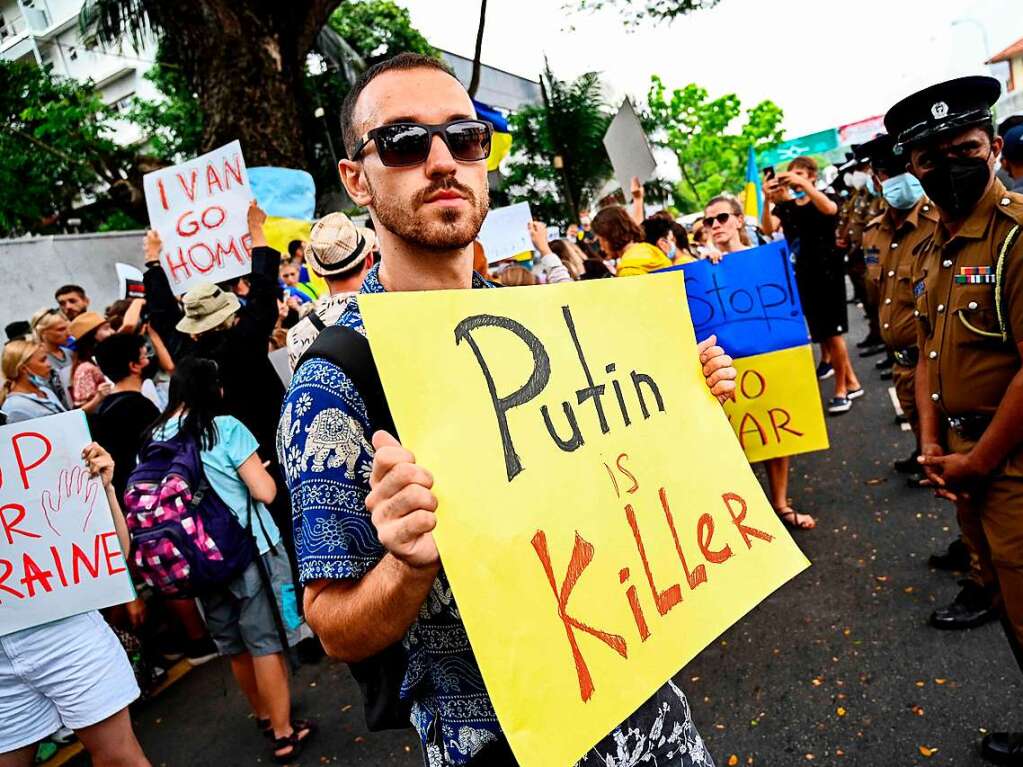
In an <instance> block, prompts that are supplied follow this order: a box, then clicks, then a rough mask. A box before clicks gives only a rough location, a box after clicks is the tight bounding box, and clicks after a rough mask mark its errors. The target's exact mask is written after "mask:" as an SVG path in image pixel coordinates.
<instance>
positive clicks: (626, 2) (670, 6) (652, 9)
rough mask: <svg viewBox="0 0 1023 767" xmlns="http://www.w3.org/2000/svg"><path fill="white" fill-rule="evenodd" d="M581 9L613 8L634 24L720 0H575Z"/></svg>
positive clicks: (703, 7) (681, 13)
mask: <svg viewBox="0 0 1023 767" xmlns="http://www.w3.org/2000/svg"><path fill="white" fill-rule="evenodd" d="M576 1H577V4H578V5H577V7H578V8H579V9H580V10H583V11H598V10H601V9H602V8H614V9H615V10H617V11H618V12H619V13H621V14H622V17H623V18H624V19H625V23H626V24H628V25H629V26H636V25H638V24H639V23H640V22H642V21H645V20H647V19H650V20H653V21H671V20H673V19H676V18H678V17H679V16H685V15H686V14H688V13H693V12H694V11H704V10H707V9H708V8H713V7H714V6H715V5H717V4H718V2H720V0H576Z"/></svg>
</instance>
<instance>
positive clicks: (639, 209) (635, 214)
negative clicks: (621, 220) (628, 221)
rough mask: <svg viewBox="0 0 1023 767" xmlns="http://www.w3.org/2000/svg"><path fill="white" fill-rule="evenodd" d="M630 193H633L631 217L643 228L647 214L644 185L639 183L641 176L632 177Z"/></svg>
mask: <svg viewBox="0 0 1023 767" xmlns="http://www.w3.org/2000/svg"><path fill="white" fill-rule="evenodd" d="M630 191H631V192H632V211H631V212H630V215H631V216H632V220H633V221H635V222H636V223H637V224H639V225H640V226H642V225H643V220H644V219H645V218H646V214H645V212H644V210H643V185H642V184H641V183H640V182H639V176H633V177H632V184H631V189H630Z"/></svg>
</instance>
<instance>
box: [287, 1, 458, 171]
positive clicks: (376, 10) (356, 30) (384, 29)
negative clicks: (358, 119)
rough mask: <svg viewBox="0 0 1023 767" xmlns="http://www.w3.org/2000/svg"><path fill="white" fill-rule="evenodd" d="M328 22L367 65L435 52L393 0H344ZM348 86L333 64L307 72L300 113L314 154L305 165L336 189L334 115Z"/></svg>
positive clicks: (340, 150)
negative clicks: (319, 112)
mask: <svg viewBox="0 0 1023 767" xmlns="http://www.w3.org/2000/svg"><path fill="white" fill-rule="evenodd" d="M327 23H328V24H329V25H330V27H331V29H333V30H334V31H335V32H337V33H338V34H339V35H340V36H341V37H342V38H344V40H345V42H347V43H348V45H350V46H351V47H352V48H353V49H354V50H355V52H356V53H357V54H358V55H359V56H360V58H362V60H363V61H364V62H365V63H366V65H367V66H372V65H373V64H376V63H377V62H380V61H383V60H384V59H387V58H390V57H391V56H394V55H397V54H399V53H406V52H408V53H422V54H424V55H427V56H433V57H439V56H440V54H439V53H438V52H437V50H436V49H435V48H434V47H433V46H431V45H430V43H429V42H427V40H426V38H425V37H423V35H422V33H420V32H419V30H417V29H416V28H415V27H413V26H412V20H411V19H410V18H409V13H408V11H407V10H405V9H404V8H401V7H399V6H398V5H397V4H396V3H394V2H393V0H348V2H345V3H342V4H341V6H340V7H338V8H337V10H335V11H334V12H333V13H332V14H331V16H330V18H329V19H328V21H327ZM349 87H350V86H349V83H348V81H347V80H346V79H345V77H344V76H342V74H341V73H340V72H339V71H338V70H337V69H336V68H334V67H328V69H327V70H326V71H325V72H323V73H321V74H315V75H308V76H307V77H306V90H307V91H308V93H309V94H310V98H309V99H308V102H307V104H306V110H305V115H306V117H305V119H306V120H307V124H308V125H309V126H311V127H310V128H309V138H310V142H311V153H312V155H313V157H314V159H315V161H314V162H313V163H312V164H311V166H310V167H309V168H308V170H309V172H310V173H312V175H313V178H314V179H315V180H316V188H317V189H319V190H330V189H337V188H338V187H339V184H340V182H339V180H338V175H337V169H336V167H335V157H339V158H340V157H344V156H345V151H344V142H343V141H342V139H341V121H340V119H339V116H340V114H341V102H342V101H343V100H344V97H345V95H346V94H347V93H348V91H349ZM317 108H322V109H323V117H316V114H315V113H316V109H317ZM331 149H333V152H332V151H331Z"/></svg>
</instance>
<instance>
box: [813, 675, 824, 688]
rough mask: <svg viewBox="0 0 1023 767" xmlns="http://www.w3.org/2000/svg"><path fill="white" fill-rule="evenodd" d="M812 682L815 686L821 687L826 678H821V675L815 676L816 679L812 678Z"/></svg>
mask: <svg viewBox="0 0 1023 767" xmlns="http://www.w3.org/2000/svg"><path fill="white" fill-rule="evenodd" d="M810 684H812V685H813V686H814V687H820V686H821V685H822V684H824V680H823V679H821V678H820V677H815V678H814V679H811V680H810Z"/></svg>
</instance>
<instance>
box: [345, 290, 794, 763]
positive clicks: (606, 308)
mask: <svg viewBox="0 0 1023 767" xmlns="http://www.w3.org/2000/svg"><path fill="white" fill-rule="evenodd" d="M684 290H685V288H684V282H683V276H682V275H680V274H662V275H652V276H649V277H647V278H645V279H642V280H618V281H615V280H595V281H593V282H588V283H575V284H566V285H549V286H545V287H543V288H536V287H529V288H509V289H506V290H471V291H470V290H464V291H437V292H414V293H413V292H409V293H389V294H385V295H368V296H363V297H361V299H360V307H361V309H362V311H363V316H364V318H365V321H366V327H367V330H368V334H369V340H370V344H371V346H372V349H373V354H374V357H375V359H376V363H377V366H378V368H379V371H380V374H381V378H382V381H383V384H384V388H385V390H386V393H387V399H388V402H389V403H390V406H391V410H392V413H393V415H394V419H395V422H396V424H397V426H398V430H399V432H400V435H401V438H402V440H403V443H404V444H405V445H406V446H407V447H408V448H409V449H410V450H412V451H414V452H415V455H416V458H417V460H418V461H419V463H421V464H422V465H423V466H425V467H427V468H428V469H429V470H430V471H431V472H432V473H433V476H434V478H435V482H434V485H433V490H434V492H435V493H436V495H437V498H438V501H439V508H440V511H439V512H438V515H437V528H436V530H435V531H434V535H435V537H436V541H437V545H438V547H439V549H440V554H441V559H442V562H443V564H444V568H445V571H446V573H447V576H448V578H449V580H450V582H451V587H452V591H453V594H454V596H455V598H456V599H457V601H458V608H459V612H460V614H461V616H462V619H463V621H464V623H465V626H466V630H467V632H468V636H469V640H470V642H471V643H472V646H473V651H474V652H475V654H476V657H477V659H478V660H479V664H480V668H481V670H482V672H483V677H484V681H485V682H486V685H487V691H488V692H489V694H490V697H491V699H492V700H493V702H494V706H495V709H496V711H497V715H498V718H499V719H500V721H501V725H502V728H503V729H504V731H505V733H506V734H507V736H508V740H509V742H510V744H511V746H512V749H513V751H514V752H515V756H516V758H517V760H518V762H519V763H520V764H522V765H523V766H524V767H540V766H542V767H551V766H554V767H559V766H561V765H564V766H566V767H567V765H571V764H573V763H574V762H575V761H576V760H578V759H579V758H581V757H582V756H583V754H584V753H585V752H586V751H587V749H589V748H590V747H592V746H593V745H594V744H595V743H596V742H597V741H598V740H600V739H601V738H602V737H604V736H605V735H607V734H608V733H610V732H611V730H612V729H613V728H614V727H616V726H617V725H618V724H619V723H620V722H622V721H623V720H624V719H625V718H626V717H627V716H629V715H630V714H631V713H633V712H634V711H635V710H636V709H638V708H639V706H640V705H641V704H642V703H643V702H644V701H645V700H647V698H648V697H649V696H650V695H651V694H652V693H654V692H655V691H656V690H657V689H658V688H660V687H661V686H662V685H664V684H665V683H666V682H667V680H668V679H669V678H670V677H671V676H672V675H673V674H675V673H676V672H677V671H678V670H679V669H680V668H681V667H682V666H684V665H685V664H686V663H687V662H688V661H689V660H691V659H692V658H693V657H694V656H695V655H696V654H697V653H698V652H700V650H702V649H703V648H704V647H706V646H707V644H709V643H710V642H712V641H713V640H714V639H715V638H716V637H717V636H719V635H720V634H721V632H722V631H724V630H725V629H727V628H728V627H729V626H731V625H732V624H733V623H735V622H736V621H737V620H738V619H739V618H741V617H742V616H743V615H745V614H746V613H747V612H748V611H749V610H750V609H752V608H753V607H754V606H755V605H756V604H758V603H759V602H760V601H761V600H763V599H764V598H765V597H767V596H768V595H769V594H770V593H771V592H772V591H774V590H775V589H777V588H778V587H779V586H781V585H782V584H783V583H785V582H786V581H787V580H789V579H790V578H792V577H793V576H795V575H796V574H797V573H799V572H800V571H801V570H803V569H804V568H805V567H807V566H808V562H807V561H806V558H805V557H804V556H803V555H802V553H801V552H800V551H799V549H798V548H797V547H796V545H795V543H793V541H792V539H791V537H790V536H789V535H788V533H787V532H786V531H785V529H784V527H783V526H782V524H781V522H780V520H779V519H778V516H777V515H776V514H775V513H774V511H773V510H772V509H771V507H770V504H769V503H768V502H767V499H766V498H765V497H764V494H763V491H762V490H761V488H760V485H759V483H758V482H757V480H756V478H755V477H754V475H753V472H752V470H751V469H750V466H749V463H748V462H747V460H746V458H745V456H744V455H743V454H742V451H741V450H740V448H739V445H738V443H737V442H736V440H735V437H734V435H733V434H732V433H731V431H730V429H729V426H728V421H727V419H726V418H725V416H724V413H723V411H722V408H721V406H720V405H719V404H718V402H717V401H716V400H715V399H714V397H713V396H712V395H711V394H710V392H709V391H708V389H707V386H706V382H705V381H704V378H703V374H702V371H701V367H700V364H699V360H698V357H697V351H696V343H695V339H694V337H693V332H692V325H691V322H690V319H689V312H688V309H687V307H686V304H685V302H684V301H679V300H678V299H679V293H680V292H684ZM615 316H618V317H621V316H628V317H629V318H630V322H628V323H609V322H608V321H607V318H608V317H615ZM636 327H643V328H646V331H645V332H644V333H642V334H639V335H637V334H636V333H635V328H636ZM424 370H425V371H430V375H425V376H424V375H423V371H424ZM452 392H457V396H452ZM693 446H698V448H699V449H696V450H693V449H691V448H692V447H693ZM683 447H685V448H687V449H686V450H685V452H686V458H685V460H684V461H682V462H680V461H679V458H678V456H679V450H680V449H682V448H683Z"/></svg>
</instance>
